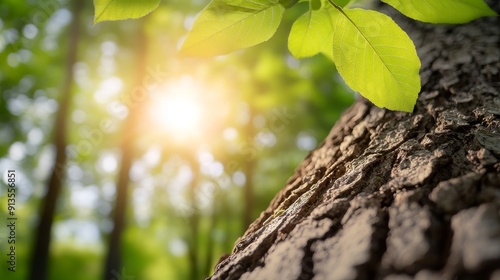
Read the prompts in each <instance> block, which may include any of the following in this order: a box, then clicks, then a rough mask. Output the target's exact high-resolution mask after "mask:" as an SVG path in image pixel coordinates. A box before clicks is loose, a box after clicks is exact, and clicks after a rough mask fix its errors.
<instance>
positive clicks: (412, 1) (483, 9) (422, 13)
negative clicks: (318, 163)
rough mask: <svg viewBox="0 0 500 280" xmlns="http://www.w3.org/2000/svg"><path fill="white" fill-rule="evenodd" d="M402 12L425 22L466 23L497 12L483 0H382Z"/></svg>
mask: <svg viewBox="0 0 500 280" xmlns="http://www.w3.org/2000/svg"><path fill="white" fill-rule="evenodd" d="M382 2H385V3H387V4H389V5H391V6H393V7H394V8H395V9H397V10H399V11H400V12H401V13H403V14H404V15H406V16H407V17H410V18H412V19H416V20H419V21H423V22H430V23H466V22H469V21H471V20H474V19H477V18H480V17H483V16H494V15H496V13H495V12H494V11H493V10H492V9H490V7H488V5H486V3H484V1H482V0H439V1H422V0H382Z"/></svg>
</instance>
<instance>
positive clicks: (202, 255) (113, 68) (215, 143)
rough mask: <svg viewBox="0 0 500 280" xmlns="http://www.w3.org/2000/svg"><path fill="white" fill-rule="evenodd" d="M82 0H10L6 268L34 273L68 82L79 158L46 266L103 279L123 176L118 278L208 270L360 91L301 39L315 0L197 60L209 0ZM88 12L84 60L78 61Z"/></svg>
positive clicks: (72, 148)
mask: <svg viewBox="0 0 500 280" xmlns="http://www.w3.org/2000/svg"><path fill="white" fill-rule="evenodd" d="M84 2H85V3H84V6H83V7H82V8H80V9H78V10H76V11H75V10H71V8H70V4H71V2H70V1H68V0H61V1H56V0H42V1H35V0H29V1H18V0H2V2H1V3H0V61H1V68H0V109H1V110H0V172H2V183H1V184H2V187H1V189H0V201H1V203H0V205H1V207H0V213H1V220H2V221H5V222H2V225H4V223H5V224H6V217H7V215H8V213H7V191H6V190H7V184H6V183H7V170H11V169H13V170H16V175H17V181H16V183H17V197H16V199H17V200H16V206H17V207H16V216H17V218H18V220H17V236H16V238H17V239H16V252H17V264H16V272H15V273H12V272H9V271H8V270H7V267H8V265H7V264H6V261H7V256H6V253H7V252H8V251H7V250H8V249H7V246H8V244H7V235H8V232H7V228H6V226H2V228H1V229H0V251H1V254H0V256H2V257H0V260H1V261H0V264H1V265H0V279H27V277H28V274H29V272H30V269H31V268H30V266H31V264H30V260H31V258H32V254H33V250H34V249H33V247H34V239H35V238H36V237H37V234H38V231H39V230H40V229H39V227H38V224H39V220H40V211H41V210H40V209H41V208H42V207H43V205H44V203H45V202H44V198H45V195H46V193H47V181H48V178H49V176H50V174H51V173H52V171H53V169H54V159H55V151H56V149H57V145H58V144H57V143H56V142H55V139H54V133H55V132H54V131H55V129H56V128H57V125H56V124H55V118H56V115H57V112H59V111H60V110H61V107H62V105H64V104H62V103H61V99H62V98H63V96H62V95H64V94H67V93H65V92H64V90H63V89H64V84H65V83H67V82H69V84H70V88H69V89H70V90H69V93H70V97H69V103H68V105H67V106H66V107H67V112H66V113H65V114H64V115H63V117H64V120H65V121H66V125H65V127H67V131H66V132H65V134H64V135H63V137H64V138H65V139H66V143H65V145H64V146H65V147H63V148H64V149H65V150H66V155H67V159H66V162H65V163H64V165H63V166H59V167H57V170H58V171H57V172H59V173H58V174H57V175H58V176H59V177H58V178H63V179H62V186H61V192H60V193H59V195H58V197H57V203H56V204H55V206H56V208H55V213H54V215H53V219H54V220H53V221H54V222H53V226H52V228H51V229H50V233H51V236H52V240H51V243H50V254H49V270H48V275H49V279H74V280H76V279H82V280H83V279H100V278H102V275H103V273H104V270H105V268H104V267H105V266H104V264H105V260H106V256H107V254H108V240H109V235H110V233H111V232H112V230H113V226H114V223H115V222H114V220H113V219H114V218H113V213H114V212H115V205H116V204H115V203H116V194H117V188H124V189H125V193H126V198H125V200H126V204H125V205H126V208H125V212H124V215H125V227H124V230H123V231H121V232H119V233H118V234H120V236H121V237H122V238H121V248H122V251H121V256H122V266H123V268H122V270H121V271H119V272H117V273H118V274H120V275H121V278H122V279H202V278H204V277H206V276H208V275H209V274H210V273H211V271H212V269H213V267H214V265H215V264H216V263H217V261H218V259H219V257H220V256H221V255H223V254H224V253H230V252H231V250H232V247H233V245H234V242H235V241H236V239H237V238H238V237H239V236H241V235H242V234H243V233H244V231H245V229H246V228H247V226H248V224H249V223H250V222H251V221H253V220H254V219H255V218H257V217H258V215H259V213H260V212H261V211H263V210H265V209H266V208H267V206H268V204H269V202H270V200H271V199H272V198H273V196H274V195H275V194H276V193H277V192H278V191H279V190H280V189H281V187H283V186H284V185H285V183H286V180H287V179H288V178H289V177H290V176H291V175H292V174H293V172H294V169H295V168H296V167H297V166H298V164H299V163H300V162H301V161H302V159H303V158H304V157H305V156H306V155H307V153H308V151H310V150H312V149H314V148H315V147H316V146H317V145H318V144H319V143H320V142H321V140H322V139H323V138H324V137H325V136H326V135H327V133H328V131H329V130H330V128H331V127H332V125H333V124H334V122H335V121H336V119H337V118H338V116H339V115H340V113H341V112H342V111H343V110H344V109H345V108H346V107H347V106H349V105H350V104H351V103H352V102H353V100H354V97H353V94H352V93H350V91H348V90H347V89H346V88H345V86H344V84H343V82H342V80H341V78H340V77H339V76H338V74H337V73H336V71H335V67H334V65H333V63H331V62H330V61H329V60H328V59H327V58H325V57H323V56H316V57H313V58H309V59H304V60H297V59H295V58H293V57H292V56H291V55H290V54H289V52H288V50H287V37H288V33H289V30H290V27H291V24H292V23H293V20H294V19H296V18H297V17H298V16H299V15H300V14H302V13H303V12H305V11H306V10H307V3H302V4H299V5H296V6H294V7H293V8H291V9H288V10H287V11H286V13H285V18H284V20H283V22H282V24H281V25H280V28H279V29H278V31H277V33H276V35H275V36H274V37H273V38H272V39H271V40H269V41H267V42H265V43H263V44H260V45H258V46H256V47H253V48H250V49H246V50H241V51H238V52H236V53H232V54H229V55H225V56H219V57H215V58H211V59H193V58H179V57H177V56H176V50H177V49H178V47H179V45H180V43H181V42H182V40H183V39H184V38H185V36H186V34H187V32H188V30H189V29H190V26H191V25H192V23H193V21H194V19H195V17H196V14H197V13H198V12H199V11H200V10H201V9H202V8H203V7H204V6H205V5H206V4H207V3H208V1H200V0H192V1H186V0H171V1H163V2H162V3H161V5H160V7H159V8H158V9H156V10H155V11H154V12H153V13H151V14H150V15H148V16H147V17H145V18H143V19H140V20H127V21H120V22H104V23H99V24H97V25H93V7H92V5H91V1H84ZM75 13H78V14H79V16H80V20H79V27H78V28H79V30H80V33H79V34H78V35H77V36H78V43H77V45H76V47H73V50H74V51H75V52H76V61H75V63H74V64H71V63H70V65H67V64H68V52H70V51H71V50H72V47H71V44H70V40H71V39H70V38H72V34H71V33H72V31H71V29H70V28H69V26H70V24H71V22H72V20H73V19H74V18H75ZM141 63H143V65H145V67H146V68H145V69H146V71H142V74H141V71H140V70H141V69H140V68H141V67H143V66H141ZM143 68H144V67H143ZM70 70H72V71H74V75H73V76H72V77H70V76H69V75H68V73H69V72H70ZM141 75H142V76H141ZM68 77H69V78H68ZM141 86H142V87H141ZM132 111H133V112H134V113H132ZM125 151H126V152H128V153H129V154H130V158H131V163H130V167H129V168H126V170H124V171H122V172H124V173H125V174H127V175H128V176H126V178H127V180H126V182H125V184H123V182H122V183H118V177H119V173H120V169H121V168H123V153H124V152H125ZM134 277H135V278H134ZM116 279H119V276H117V278H116Z"/></svg>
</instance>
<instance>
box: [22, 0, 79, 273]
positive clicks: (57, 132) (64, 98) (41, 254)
mask: <svg viewBox="0 0 500 280" xmlns="http://www.w3.org/2000/svg"><path fill="white" fill-rule="evenodd" d="M83 5H84V1H83V0H74V1H71V12H72V15H73V17H72V20H71V25H70V28H69V30H68V33H69V40H68V54H67V58H66V77H65V78H64V80H63V85H62V88H61V91H60V97H59V98H60V100H59V110H58V111H57V114H56V119H55V123H54V140H53V141H54V145H55V148H56V155H55V159H54V163H53V164H52V166H53V167H52V172H51V174H50V177H49V180H48V182H47V187H46V188H47V194H46V195H45V198H44V200H43V201H42V204H41V209H40V218H39V223H38V226H37V229H36V233H37V234H35V241H34V247H33V252H32V256H31V257H32V259H31V264H30V267H31V269H30V274H29V279H33V280H35V279H36V280H44V279H47V267H48V261H49V248H50V240H51V230H52V224H53V220H54V213H55V210H56V206H57V205H56V204H57V200H58V198H59V194H60V192H61V188H62V183H63V181H64V178H65V176H64V175H65V172H66V146H67V141H66V131H67V125H68V109H69V105H70V103H71V100H72V95H73V94H72V90H71V87H72V86H73V80H74V71H73V65H74V64H75V63H76V57H77V50H78V41H79V34H80V13H81V11H82V8H83Z"/></svg>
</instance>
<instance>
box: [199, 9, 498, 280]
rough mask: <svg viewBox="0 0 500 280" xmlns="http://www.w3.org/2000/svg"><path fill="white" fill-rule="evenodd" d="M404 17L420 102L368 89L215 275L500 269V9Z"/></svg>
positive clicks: (453, 274) (493, 275)
mask: <svg viewBox="0 0 500 280" xmlns="http://www.w3.org/2000/svg"><path fill="white" fill-rule="evenodd" d="M492 2H495V4H494V5H495V7H494V8H495V9H496V10H497V11H499V10H500V3H499V2H498V1H492ZM397 21H398V22H399V23H400V25H401V26H402V27H404V29H406V31H407V32H408V33H409V34H410V36H411V37H412V39H413V40H414V41H415V44H416V46H417V50H418V53H419V56H420V57H421V59H422V69H421V78H422V85H423V87H422V92H421V93H420V96H419V100H418V102H417V105H416V107H415V109H414V112H413V113H402V112H391V111H388V110H384V109H379V108H377V107H375V106H373V105H372V104H370V103H369V102H367V101H365V100H359V101H357V102H356V103H355V104H354V105H353V106H352V107H351V108H350V109H348V110H347V111H346V112H345V113H344V114H343V116H342V117H341V119H340V120H339V121H338V123H337V124H336V125H335V126H334V127H333V129H332V131H331V132H330V134H329V136H328V137H327V138H326V139H325V140H324V142H323V143H322V144H321V145H320V147H318V148H317V149H316V150H315V151H313V152H311V153H310V154H309V156H308V157H307V158H306V159H305V160H304V161H303V162H302V164H301V165H300V166H299V167H298V168H297V170H296V172H295V175H294V176H293V177H292V178H291V179H290V180H289V181H288V182H287V184H286V186H285V187H284V188H283V189H282V190H281V191H280V192H279V193H278V194H277V196H276V197H275V198H274V200H273V201H272V202H271V205H270V206H269V208H268V209H267V210H265V211H264V212H263V213H262V214H261V215H260V217H259V218H258V219H257V220H256V221H255V222H253V224H251V225H250V227H249V228H248V230H247V232H246V233H245V234H244V236H243V237H241V238H240V239H239V240H238V241H237V243H236V246H235V248H234V249H233V252H232V254H231V255H230V256H228V257H226V258H224V259H222V260H221V261H220V262H219V264H218V265H217V266H216V269H215V272H214V274H213V275H212V276H211V277H210V278H209V279H259V280H262V279H286V280H289V279H303V280H305V279H315V280H318V279H500V162H499V159H500V93H499V92H500V74H499V71H500V48H499V43H500V27H499V22H500V20H499V19H498V17H497V18H484V19H480V20H477V21H474V22H472V23H469V24H466V25H458V26H450V25H446V26H445V25H439V26H438V25H428V24H419V23H409V21H407V20H406V19H403V18H402V17H398V20H397Z"/></svg>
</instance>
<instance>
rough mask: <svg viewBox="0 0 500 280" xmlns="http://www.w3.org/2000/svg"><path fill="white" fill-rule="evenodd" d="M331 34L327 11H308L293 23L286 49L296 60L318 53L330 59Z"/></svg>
mask: <svg viewBox="0 0 500 280" xmlns="http://www.w3.org/2000/svg"><path fill="white" fill-rule="evenodd" d="M332 34H333V28H332V22H331V19H330V13H329V9H320V10H317V11H314V10H312V11H308V12H306V13H305V14H303V15H301V16H300V17H299V18H298V19H297V20H296V21H295V22H294V23H293V25H292V29H291V30H290V35H289V36H288V49H289V50H290V53H292V55H293V56H295V57H296V58H303V57H309V56H313V55H316V54H318V53H320V52H322V53H325V54H326V55H327V56H329V57H330V58H332V55H331V53H332V40H333V37H332Z"/></svg>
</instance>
